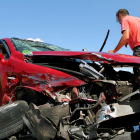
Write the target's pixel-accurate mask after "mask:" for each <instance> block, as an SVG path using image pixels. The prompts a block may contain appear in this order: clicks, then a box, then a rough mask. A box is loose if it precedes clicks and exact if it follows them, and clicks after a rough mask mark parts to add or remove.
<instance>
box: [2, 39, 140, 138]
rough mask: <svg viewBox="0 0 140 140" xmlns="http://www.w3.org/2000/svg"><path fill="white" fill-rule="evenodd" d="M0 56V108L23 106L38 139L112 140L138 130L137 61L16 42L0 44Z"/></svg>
mask: <svg viewBox="0 0 140 140" xmlns="http://www.w3.org/2000/svg"><path fill="white" fill-rule="evenodd" d="M0 52H1V53H0V69H1V72H0V105H6V104H9V103H11V102H13V103H14V102H15V101H16V102H17V101H19V100H23V101H26V102H27V104H28V105H29V109H28V111H26V113H25V115H24V116H23V117H22V118H23V122H24V124H26V126H27V128H28V129H29V130H30V132H31V134H32V135H33V136H34V137H36V139H39V140H45V139H47V140H50V139H67V140H69V139H79V140H81V139H83V140H86V139H87V140H88V139H89V140H90V139H99V138H100V139H105V138H106V139H112V138H114V137H116V136H118V135H121V134H124V133H125V131H127V132H128V131H130V132H132V131H133V130H132V127H133V126H134V125H138V124H139V122H140V110H139V108H140V100H139V97H140V96H139V86H140V79H139V76H140V72H139V66H140V58H139V57H136V56H130V55H123V54H112V53H102V52H82V51H81V52H73V51H70V50H68V49H64V48H61V47H58V46H54V45H51V44H47V43H43V42H38V41H31V40H24V39H18V38H4V39H1V40H0ZM115 67H132V68H133V67H135V68H137V73H136V74H133V73H131V72H128V71H115V70H114V68H115ZM26 106H27V105H26ZM26 108H27V107H26ZM130 120H131V121H130ZM20 130H21V129H20ZM10 135H11V134H10ZM24 135H25V134H24ZM26 136H27V134H26ZM30 136H31V135H30ZM2 138H4V137H2Z"/></svg>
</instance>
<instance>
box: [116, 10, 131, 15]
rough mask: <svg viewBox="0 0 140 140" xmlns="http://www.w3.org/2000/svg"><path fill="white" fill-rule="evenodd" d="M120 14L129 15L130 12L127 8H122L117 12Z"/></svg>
mask: <svg viewBox="0 0 140 140" xmlns="http://www.w3.org/2000/svg"><path fill="white" fill-rule="evenodd" d="M119 14H122V15H123V16H127V15H129V12H128V11H127V10H126V9H120V10H119V11H118V12H117V13H116V16H117V17H119Z"/></svg>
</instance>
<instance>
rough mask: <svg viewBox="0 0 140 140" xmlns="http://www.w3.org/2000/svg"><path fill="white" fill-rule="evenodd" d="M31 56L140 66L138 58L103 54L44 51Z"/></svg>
mask: <svg viewBox="0 0 140 140" xmlns="http://www.w3.org/2000/svg"><path fill="white" fill-rule="evenodd" d="M33 55H48V56H64V57H69V58H77V59H85V60H90V61H98V62H99V61H100V62H101V61H103V63H110V64H117V63H134V64H140V58H139V57H136V56H132V55H124V54H117V53H104V52H74V51H59V52H58V51H44V52H41V51H40V52H33Z"/></svg>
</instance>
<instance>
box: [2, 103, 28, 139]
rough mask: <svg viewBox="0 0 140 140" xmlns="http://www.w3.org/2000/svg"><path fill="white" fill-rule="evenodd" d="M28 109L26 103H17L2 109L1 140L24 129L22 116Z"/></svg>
mask: <svg viewBox="0 0 140 140" xmlns="http://www.w3.org/2000/svg"><path fill="white" fill-rule="evenodd" d="M28 108H29V107H28V104H27V103H26V102H25V101H15V102H13V103H10V104H7V105H4V106H1V107H0V139H3V138H6V137H9V136H11V135H13V134H15V133H17V132H18V131H20V130H21V129H22V128H23V119H22V116H23V115H24V114H25V112H26V111H27V110H28Z"/></svg>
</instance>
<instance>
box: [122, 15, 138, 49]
mask: <svg viewBox="0 0 140 140" xmlns="http://www.w3.org/2000/svg"><path fill="white" fill-rule="evenodd" d="M124 30H129V31H130V35H129V40H128V44H129V46H130V48H131V49H132V50H133V48H134V47H136V46H138V45H140V18H138V17H133V16H126V17H125V18H123V19H122V23H121V32H123V31H124Z"/></svg>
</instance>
